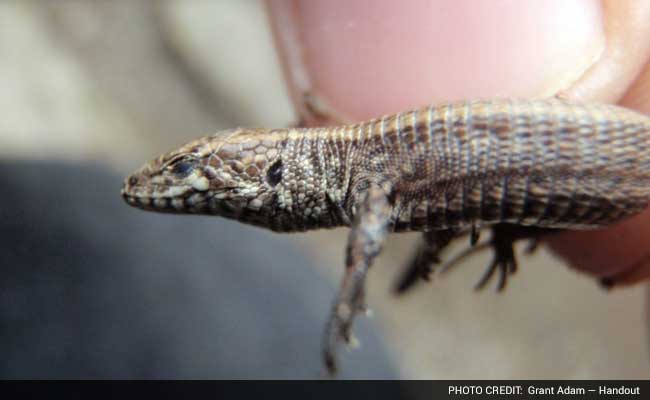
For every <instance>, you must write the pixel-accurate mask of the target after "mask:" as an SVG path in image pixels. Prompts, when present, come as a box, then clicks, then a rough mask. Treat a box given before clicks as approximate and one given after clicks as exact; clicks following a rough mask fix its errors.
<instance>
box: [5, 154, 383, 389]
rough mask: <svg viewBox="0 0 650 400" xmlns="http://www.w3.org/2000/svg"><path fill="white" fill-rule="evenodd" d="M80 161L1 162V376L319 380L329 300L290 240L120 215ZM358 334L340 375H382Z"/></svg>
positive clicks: (124, 211) (115, 191) (379, 359)
mask: <svg viewBox="0 0 650 400" xmlns="http://www.w3.org/2000/svg"><path fill="white" fill-rule="evenodd" d="M120 181H121V180H120V179H119V178H118V177H116V176H115V175H112V174H109V173H107V172H106V171H105V170H103V169H101V168H99V167H97V166H94V165H88V164H62V163H45V162H40V163H27V162H16V163H2V164H0V187H1V188H2V191H3V193H4V195H3V196H2V198H1V199H0V214H1V217H2V224H0V241H1V243H3V245H2V251H1V252H0V265H2V279H0V326H2V329H0V354H2V357H0V378H19V379H25V378H66V379H69V378H191V379H201V378H203V379H210V378H212V379H214V378H230V379H243V378H262V379H272V378H285V379H287V378H301V379H306V378H312V379H313V378H320V377H324V370H323V369H322V366H321V361H320V351H319V349H320V348H319V345H320V342H319V339H320V337H321V331H322V328H323V323H324V321H325V317H326V315H327V312H328V310H329V307H328V304H329V303H330V301H331V299H332V297H333V294H334V293H335V292H334V287H333V285H331V284H330V282H328V281H327V280H325V279H324V278H323V277H322V276H320V275H319V274H318V273H317V272H316V270H315V266H314V264H313V262H312V261H310V260H309V259H307V257H305V253H304V252H301V251H300V250H299V249H297V248H296V247H295V246H292V245H291V244H290V242H287V241H286V240H282V238H281V237H276V236H273V235H271V234H269V233H266V232H263V231H261V230H259V229H254V228H249V227H244V226H242V225H239V224H236V223H231V222H227V221H225V220H222V219H217V218H212V219H207V218H201V217H185V218H179V217H177V216H162V217H161V216H160V215H154V214H149V213H145V212H142V211H139V210H134V209H131V208H130V207H126V206H125V205H124V204H123V203H122V199H121V198H120V196H119V187H120V183H121V182H120ZM369 328H370V327H369V324H368V323H367V321H364V322H362V323H360V324H359V326H358V329H357V333H358V334H359V335H360V336H361V340H362V341H363V345H364V351H357V352H354V353H351V354H350V355H349V356H347V357H344V364H343V370H342V373H341V376H340V377H341V378H371V377H373V378H390V377H395V373H394V372H392V369H391V366H390V363H389V361H388V358H387V356H386V353H385V351H384V350H383V348H382V344H381V342H380V340H379V338H378V337H377V335H376V334H373V332H377V331H376V330H373V329H369Z"/></svg>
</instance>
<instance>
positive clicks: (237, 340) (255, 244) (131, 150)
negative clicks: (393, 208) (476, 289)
mask: <svg viewBox="0 0 650 400" xmlns="http://www.w3.org/2000/svg"><path fill="white" fill-rule="evenodd" d="M0 55H1V57H0V191H1V193H2V196H1V197H0V240H1V241H0V243H1V244H0V355H2V356H1V357H0V378H197V379H198V378H320V377H323V376H324V375H323V369H322V367H321V363H320V340H321V334H322V330H323V327H324V323H325V321H326V316H327V313H328V312H329V310H330V307H331V302H332V300H333V298H334V294H335V291H336V287H337V284H338V280H339V279H340V277H341V275H342V272H343V265H342V264H343V248H344V246H345V238H346V234H347V231H345V230H335V231H316V232H309V233H306V234H299V235H278V234H274V233H271V232H265V231H263V230H260V229H257V228H252V227H248V226H243V225H240V224H238V223H235V222H231V221H226V220H222V219H219V218H214V217H198V216H181V215H162V214H155V213H147V212H144V211H140V210H136V209H133V208H131V207H129V206H127V205H126V204H124V203H123V202H122V199H121V198H120V194H119V192H120V187H121V181H122V178H123V177H124V176H126V174H128V173H129V172H131V171H132V170H133V169H135V168H136V167H138V166H140V165H141V164H143V163H144V162H145V161H147V160H148V159H151V158H153V157H155V156H157V155H158V154H160V153H162V152H164V151H167V150H170V149H171V148H174V147H177V146H178V145H179V144H182V143H184V142H186V141H188V140H190V139H194V138H196V137H199V136H203V135H205V134H210V133H212V132H215V131H217V130H220V129H225V128H232V127H236V126H247V127H260V126H268V127H281V126H286V125H288V124H290V123H292V122H294V121H295V120H296V116H295V115H294V114H293V110H292V106H291V104H290V101H289V99H288V96H287V94H286V89H285V87H284V83H283V77H282V73H281V68H280V65H279V62H278V59H277V55H276V53H275V49H274V47H273V41H272V38H271V35H270V30H269V26H268V21H267V18H266V13H265V9H264V4H263V2H262V1H254V0H250V1H240V0H218V1H205V0H166V1H157V0H133V1H126V0H124V1H87V0H57V1H41V0H2V1H0ZM415 240H417V237H416V236H414V235H394V236H391V237H390V239H389V241H388V243H387V245H386V248H385V250H384V252H383V253H382V255H381V257H379V259H378V261H377V263H376V264H375V265H374V266H373V270H372V271H371V273H370V274H369V275H370V276H369V282H368V283H369V285H368V302H369V305H370V307H371V308H372V309H373V311H374V312H375V317H374V318H372V319H367V318H358V320H357V321H356V322H355V327H354V332H355V334H356V335H357V336H358V337H359V339H360V342H361V348H360V349H357V350H354V351H351V352H348V351H345V349H341V352H340V353H341V374H340V378H389V377H402V378H416V379H431V378H434V379H472V378H473V379H476V378H480V379H491V378H501V379H504V378H509V379H531V378H534V379H544V378H545V379H596V378H608V379H614V378H627V379H632V378H644V377H647V376H648V374H650V363H649V362H648V352H647V349H648V348H647V346H648V336H647V329H646V323H647V319H646V315H645V314H644V310H643V302H644V301H645V300H644V295H645V293H644V291H643V288H642V287H637V288H633V289H629V290H622V291H613V292H611V293H606V292H604V291H602V290H600V288H599V287H598V285H597V284H596V283H595V282H594V280H593V279H591V278H588V277H585V276H581V275H578V274H577V273H575V272H573V271H570V270H569V269H567V268H566V267H565V266H564V265H563V264H562V262H560V261H558V260H556V259H555V258H553V257H552V256H551V255H550V254H549V253H548V252H545V251H544V249H541V251H540V252H538V254H537V255H535V256H534V257H522V258H520V260H519V261H520V266H521V268H520V271H519V272H518V273H517V275H516V276H514V277H513V279H511V280H510V283H509V287H508V290H506V291H505V293H502V294H501V295H498V296H497V295H495V294H494V293H493V292H492V291H491V290H487V291H485V292H484V293H480V294H477V293H473V292H472V290H471V287H472V285H473V284H474V282H476V280H477V279H479V277H480V275H481V273H482V272H483V271H484V269H485V266H486V265H487V263H488V262H489V257H490V255H489V254H483V255H480V256H477V257H472V258H471V259H468V260H467V261H466V262H464V263H463V265H462V266H459V267H458V268H457V269H456V270H454V272H453V273H451V274H449V275H448V276H445V277H444V278H440V277H436V278H435V279H433V281H432V282H429V283H427V284H420V285H419V287H418V288H417V289H416V290H414V291H413V293H411V294H409V295H408V296H406V297H404V298H400V299H396V298H395V297H393V296H391V295H390V287H391V285H392V284H393V282H394V279H395V277H396V275H397V274H398V271H399V270H400V268H401V267H402V265H403V264H404V262H405V261H406V260H407V259H408V257H409V256H410V254H411V252H412V250H413V247H414V245H415ZM464 246H466V243H462V246H461V247H460V248H464ZM451 250H452V253H453V250H459V248H456V249H451ZM450 255H452V254H451V253H450ZM381 394H383V395H385V396H386V397H388V396H392V395H393V393H381ZM377 396H378V394H377ZM373 397H375V394H373ZM393 397H394V396H393Z"/></svg>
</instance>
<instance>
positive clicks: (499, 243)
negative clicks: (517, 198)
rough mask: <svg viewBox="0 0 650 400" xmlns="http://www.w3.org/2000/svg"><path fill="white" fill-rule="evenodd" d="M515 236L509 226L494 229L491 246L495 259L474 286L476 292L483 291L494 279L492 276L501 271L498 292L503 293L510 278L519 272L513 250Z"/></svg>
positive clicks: (498, 225)
mask: <svg viewBox="0 0 650 400" xmlns="http://www.w3.org/2000/svg"><path fill="white" fill-rule="evenodd" d="M515 239H516V238H515V237H514V235H512V232H510V228H509V226H507V225H500V224H497V225H495V226H494V227H493V228H492V239H491V241H490V245H491V246H492V249H493V250H494V257H493V258H492V262H491V263H490V265H489V266H488V269H487V270H486V271H485V273H484V274H483V277H481V279H480V280H479V282H478V283H477V284H476V286H474V289H475V290H481V289H483V288H484V287H485V285H487V283H488V282H489V281H490V280H491V279H492V276H494V274H495V273H496V272H497V270H498V271H499V282H498V284H497V291H498V292H501V291H503V289H505V287H506V283H507V281H508V276H509V275H512V274H514V273H515V272H516V271H517V259H516V257H515V252H514V249H513V242H514V241H515Z"/></svg>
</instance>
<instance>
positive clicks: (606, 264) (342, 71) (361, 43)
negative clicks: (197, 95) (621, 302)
mask: <svg viewBox="0 0 650 400" xmlns="http://www.w3.org/2000/svg"><path fill="white" fill-rule="evenodd" d="M269 10H270V13H271V17H272V23H273V26H274V30H275V34H276V37H277V39H278V44H279V47H280V52H281V55H282V57H283V61H284V64H285V72H286V76H287V81H288V82H289V86H290V90H291V94H292V98H293V99H294V102H295V104H296V107H297V109H298V110H299V112H300V113H301V114H302V115H303V116H305V117H307V122H312V123H316V122H322V121H314V119H313V118H312V119H311V121H310V120H309V116H310V110H309V109H308V107H307V104H306V103H305V101H304V96H305V94H306V93H309V94H311V95H312V96H314V97H315V98H317V99H318V101H320V102H321V103H322V104H326V105H327V108H328V114H332V115H335V116H337V117H338V118H341V119H345V120H364V119H368V118H371V117H375V116H378V115H383V114H387V113H393V112H397V111H402V110H406V109H411V108H416V107H419V106H422V105H425V104H435V103H440V102H446V101H452V100H459V99H467V98H490V97H550V96H553V95H555V94H558V93H560V94H561V95H562V96H564V97H566V98H570V99H577V100H581V101H589V102H590V101H598V102H611V103H614V102H619V103H620V104H622V105H623V106H626V107H630V108H634V109H636V110H639V111H642V112H645V113H647V114H650V63H649V62H648V60H649V59H650V24H647V21H649V20H650V2H647V1H646V2H632V1H617V0H609V1H608V0H605V1H602V2H600V1H594V0H585V1H580V2H578V1H576V2H565V1H562V0H548V1H543V2H533V1H527V2H518V1H502V2H498V3H496V2H491V1H471V0H469V1H468V0H462V1H454V2H447V1H444V0H440V1H427V0H413V1H410V2H408V3H406V4H405V3H403V2H402V3H397V2H394V1H391V0H374V1H354V2H350V1H344V0H343V1H340V0H336V1H328V2H313V1H301V0H296V1H286V0H270V1H269ZM312 117H313V115H312ZM547 241H548V243H549V245H550V246H551V248H552V249H553V251H554V252H555V253H556V254H558V255H559V256H561V257H562V258H564V259H565V260H566V261H567V262H568V263H569V264H570V265H571V266H573V267H574V268H577V269H579V270H581V271H584V272H586V273H589V274H591V275H593V276H596V277H600V278H607V279H608V280H611V281H612V282H613V283H615V284H628V283H633V282H638V281H641V280H642V279H645V278H648V277H650V211H646V212H644V213H642V214H640V215H638V216H636V217H634V218H631V219H629V220H626V221H623V222H621V223H619V224H617V225H615V226H612V227H610V228H608V229H603V230H598V231H573V232H567V233H563V234H561V235H557V236H554V237H549V238H548V239H547Z"/></svg>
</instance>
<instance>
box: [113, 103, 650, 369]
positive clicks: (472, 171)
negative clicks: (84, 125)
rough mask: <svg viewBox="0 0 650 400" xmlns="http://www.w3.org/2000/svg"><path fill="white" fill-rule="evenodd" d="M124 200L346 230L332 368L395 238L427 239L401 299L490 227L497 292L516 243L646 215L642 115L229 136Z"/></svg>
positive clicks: (508, 117)
mask: <svg viewBox="0 0 650 400" xmlns="http://www.w3.org/2000/svg"><path fill="white" fill-rule="evenodd" d="M122 195H123V197H124V199H125V200H126V201H127V202H128V203H129V204H130V205H132V206H135V207H139V208H143V209H147V210H154V211H161V212H172V213H195V214H210V215H219V216H222V217H226V218H232V219H236V220H239V221H241V222H244V223H249V224H253V225H257V226H261V227H264V228H269V229H272V230H274V231H277V232H298V231H306V230H310V229H320V228H334V227H338V226H349V227H351V231H350V234H349V238H348V244H347V249H346V257H345V274H344V277H343V281H342V283H341V286H340V289H339V293H338V297H337V298H336V300H335V302H334V306H333V310H332V312H331V315H330V318H329V322H328V324H327V328H326V333H325V337H324V349H323V354H324V360H325V364H326V366H327V368H328V369H329V371H330V372H333V371H334V370H335V368H336V362H335V348H336V346H337V344H338V343H339V342H340V341H341V340H342V341H345V342H349V341H350V339H351V333H350V331H351V324H352V321H353V318H354V316H355V314H357V313H359V312H360V311H363V310H364V309H365V302H364V282H365V278H366V274H367V272H368V269H369V268H370V266H371V265H372V263H373V260H374V259H375V257H377V255H378V254H379V253H380V251H381V249H382V245H383V243H384V241H385V239H386V236H387V235H388V234H389V233H391V232H405V231H422V232H423V240H422V242H421V243H420V245H419V248H418V251H417V253H416V256H415V257H414V258H413V261H412V262H411V263H410V265H409V267H408V269H407V271H406V272H405V274H404V275H403V277H402V280H401V282H400V283H399V285H398V291H400V292H402V291H404V290H406V289H407V288H409V287H410V286H411V285H412V284H413V283H414V282H415V281H416V280H417V279H418V277H424V278H426V277H427V276H428V274H429V272H430V270H431V268H432V265H433V264H435V263H436V262H437V261H438V257H439V254H440V252H441V250H443V249H444V248H445V247H446V246H447V245H448V244H449V243H450V241H451V240H452V239H454V238H456V237H458V236H459V235H462V234H464V233H468V232H469V233H471V235H470V236H471V243H472V244H475V243H476V242H477V240H478V233H479V231H480V229H481V228H482V227H490V229H491V231H492V237H491V239H490V241H489V242H488V244H489V245H490V246H491V247H492V248H493V250H494V258H493V261H492V262H491V264H490V266H489V268H488V270H487V272H486V274H485V275H484V277H483V278H482V279H481V281H480V282H479V284H478V287H483V286H484V285H485V284H486V283H487V282H488V280H489V279H490V277H491V276H492V275H493V274H494V273H495V272H497V271H499V276H500V279H499V283H498V288H499V289H502V288H503V287H504V286H505V282H506V278H507V276H508V275H509V274H512V273H513V272H514V271H515V270H516V267H517V263H516V260H515V256H514V252H513V242H514V241H515V240H518V239H527V238H536V237H537V236H538V235H540V234H544V233H548V232H555V231H560V230H564V229H594V228H599V227H602V226H605V225H608V224H612V223H614V222H617V221H619V220H621V219H622V218H625V217H627V216H630V215H633V214H635V213H638V212H639V211H641V210H643V209H644V208H645V207H646V206H647V205H648V202H649V199H650V118H648V117H646V116H644V115H642V114H639V113H637V112H634V111H631V110H628V109H624V108H621V107H617V106H613V105H604V104H600V105H599V104H577V103H571V102H568V101H565V100H560V99H548V100H508V99H496V100H485V101H466V102H458V103H453V104H443V105H438V106H431V107H425V108H421V109H418V110H414V111H409V112H403V113H399V114H396V115H392V116H385V117H382V118H378V119H374V120H371V121H368V122H364V123H358V124H351V125H342V126H336V127H321V128H285V129H246V128H237V129H232V130H227V131H223V132H220V133H217V134H215V135H213V136H208V137H204V138H201V139H197V140H195V141H192V142H190V143H188V144H186V145H184V146H183V147H181V148H179V149H177V150H174V151H172V152H170V153H168V154H165V155H162V156H160V157H158V158H157V159H155V160H153V161H151V162H150V163H148V164H146V165H144V166H143V167H142V168H140V169H139V170H138V171H136V172H135V173H133V174H132V175H131V176H130V177H128V178H127V179H126V181H125V183H124V187H123V189H122ZM483 247H485V246H483Z"/></svg>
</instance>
